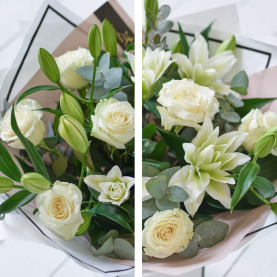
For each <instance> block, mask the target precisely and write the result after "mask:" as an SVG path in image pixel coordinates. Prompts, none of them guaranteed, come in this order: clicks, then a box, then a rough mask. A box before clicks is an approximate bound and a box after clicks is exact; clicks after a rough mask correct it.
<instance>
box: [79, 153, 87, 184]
mask: <svg viewBox="0 0 277 277" xmlns="http://www.w3.org/2000/svg"><path fill="white" fill-rule="evenodd" d="M86 164H87V155H86V154H83V157H82V171H81V176H80V179H79V183H78V188H79V189H80V188H81V186H82V183H83V179H84V176H85V172H86Z"/></svg>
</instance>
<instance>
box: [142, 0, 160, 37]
mask: <svg viewBox="0 0 277 277" xmlns="http://www.w3.org/2000/svg"><path fill="white" fill-rule="evenodd" d="M158 8H159V4H158V0H144V10H145V14H147V15H149V16H150V18H151V19H152V21H153V23H154V24H155V23H156V16H157V14H158ZM145 22H146V34H147V33H148V31H149V30H150V29H151V28H150V25H149V22H148V19H147V17H146V18H145Z"/></svg>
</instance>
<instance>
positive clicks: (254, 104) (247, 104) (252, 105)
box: [236, 98, 277, 117]
mask: <svg viewBox="0 0 277 277" xmlns="http://www.w3.org/2000/svg"><path fill="white" fill-rule="evenodd" d="M276 99H277V98H250V99H243V100H242V101H243V103H244V106H243V107H241V108H237V109H236V112H237V113H238V114H239V115H240V116H241V117H244V116H246V115H247V114H248V113H249V112H250V111H251V110H252V109H261V108H262V107H263V106H265V105H266V104H268V103H270V102H272V101H274V100H276Z"/></svg>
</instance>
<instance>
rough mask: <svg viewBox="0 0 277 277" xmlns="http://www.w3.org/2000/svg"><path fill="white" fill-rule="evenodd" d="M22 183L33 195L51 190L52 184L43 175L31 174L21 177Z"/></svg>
mask: <svg viewBox="0 0 277 277" xmlns="http://www.w3.org/2000/svg"><path fill="white" fill-rule="evenodd" d="M21 183H22V185H23V186H24V187H25V189H27V190H28V191H30V192H32V193H41V192H44V191H46V190H48V189H49V188H50V185H51V183H50V182H49V181H48V180H47V179H46V178H44V177H43V176H42V175H40V174H38V173H35V172H30V173H27V174H25V175H23V176H22V177H21Z"/></svg>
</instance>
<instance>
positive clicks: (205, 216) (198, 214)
mask: <svg viewBox="0 0 277 277" xmlns="http://www.w3.org/2000/svg"><path fill="white" fill-rule="evenodd" d="M193 218H200V219H206V220H213V218H212V216H210V215H206V214H200V213H196V214H195V215H194V216H193Z"/></svg>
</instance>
